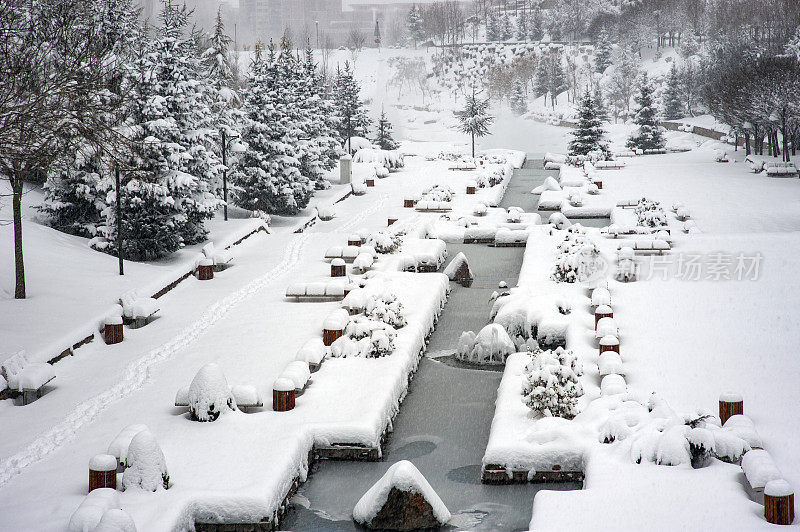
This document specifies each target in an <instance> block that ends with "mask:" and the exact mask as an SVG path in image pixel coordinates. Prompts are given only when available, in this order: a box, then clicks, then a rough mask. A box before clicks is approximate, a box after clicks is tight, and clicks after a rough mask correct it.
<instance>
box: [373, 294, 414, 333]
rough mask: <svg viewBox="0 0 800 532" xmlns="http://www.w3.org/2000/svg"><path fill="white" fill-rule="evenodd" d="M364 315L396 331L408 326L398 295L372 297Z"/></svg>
mask: <svg viewBox="0 0 800 532" xmlns="http://www.w3.org/2000/svg"><path fill="white" fill-rule="evenodd" d="M364 314H365V315H366V316H367V317H368V318H370V319H373V320H377V321H380V322H383V323H385V324H387V325H391V326H392V327H394V328H395V329H400V328H402V327H405V325H406V318H405V316H404V315H403V304H402V303H401V302H400V300H398V299H397V296H396V295H394V294H392V293H390V292H384V293H382V294H380V295H372V296H370V297H369V298H368V299H367V302H366V305H365V306H364Z"/></svg>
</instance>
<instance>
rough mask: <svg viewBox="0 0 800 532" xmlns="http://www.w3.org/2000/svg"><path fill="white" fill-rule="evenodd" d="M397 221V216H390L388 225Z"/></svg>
mask: <svg viewBox="0 0 800 532" xmlns="http://www.w3.org/2000/svg"><path fill="white" fill-rule="evenodd" d="M396 221H397V218H388V219H387V223H386V226H387V227H388V226H390V225H392V224H393V223H395V222H396Z"/></svg>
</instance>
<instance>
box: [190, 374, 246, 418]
mask: <svg viewBox="0 0 800 532" xmlns="http://www.w3.org/2000/svg"><path fill="white" fill-rule="evenodd" d="M230 410H236V402H235V401H234V400H233V396H232V395H231V389H230V386H228V381H227V380H226V379H225V375H224V374H223V373H222V370H221V369H220V368H219V366H217V365H216V364H214V363H211V364H206V365H205V366H203V367H202V368H200V371H198V372H197V375H195V376H194V379H192V384H190V385H189V413H190V414H191V416H192V419H194V420H196V421H216V419H217V418H218V417H219V416H220V415H221V414H224V413H226V412H228V411H230Z"/></svg>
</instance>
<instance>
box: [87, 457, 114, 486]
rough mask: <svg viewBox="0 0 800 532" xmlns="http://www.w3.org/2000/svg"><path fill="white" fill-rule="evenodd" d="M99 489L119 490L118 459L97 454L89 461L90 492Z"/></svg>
mask: <svg viewBox="0 0 800 532" xmlns="http://www.w3.org/2000/svg"><path fill="white" fill-rule="evenodd" d="M98 488H111V489H114V490H115V489H117V458H116V457H115V456H112V455H110V454H97V455H95V456H93V457H92V459H91V460H89V491H92V490H96V489H98Z"/></svg>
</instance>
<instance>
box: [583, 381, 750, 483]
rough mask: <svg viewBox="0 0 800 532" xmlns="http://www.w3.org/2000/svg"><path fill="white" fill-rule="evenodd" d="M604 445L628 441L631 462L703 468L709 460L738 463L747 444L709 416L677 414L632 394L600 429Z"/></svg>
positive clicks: (656, 399)
mask: <svg viewBox="0 0 800 532" xmlns="http://www.w3.org/2000/svg"><path fill="white" fill-rule="evenodd" d="M599 439H600V441H601V442H603V443H612V442H619V441H623V440H625V441H627V442H628V443H627V445H628V447H629V449H630V457H631V460H632V461H633V462H635V463H637V464H638V463H642V462H652V463H655V464H659V465H672V466H676V465H683V464H691V465H692V467H695V468H698V467H703V466H705V465H707V464H708V463H709V460H710V459H711V458H717V459H719V460H722V461H725V462H731V463H738V462H739V461H740V460H741V459H742V455H744V453H746V452H748V451H750V449H751V446H750V444H749V443H748V442H747V441H745V440H744V439H743V438H741V437H740V436H738V435H737V434H736V432H735V431H734V430H732V429H731V428H728V427H720V424H719V419H717V418H716V417H714V416H711V415H702V414H684V415H678V414H676V413H675V412H674V411H673V410H672V408H670V406H669V405H668V404H667V402H666V401H665V400H663V399H662V398H661V397H659V396H658V395H656V394H652V395H651V396H650V397H649V398H647V399H644V400H643V399H640V398H637V397H636V396H634V395H633V394H627V395H625V396H624V400H623V401H622V402H621V403H620V404H619V405H618V406H617V407H616V408H615V409H614V410H612V411H610V412H609V417H608V419H607V420H606V421H605V422H604V423H603V424H602V425H601V427H600V433H599Z"/></svg>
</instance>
